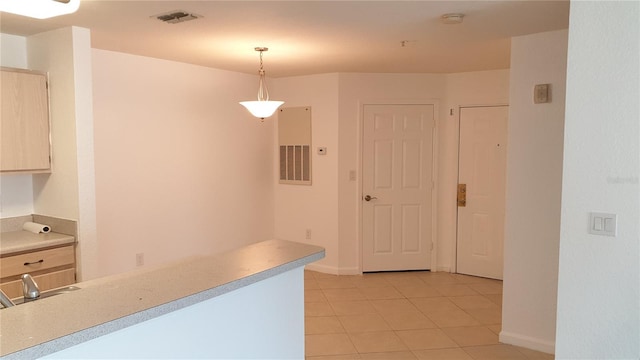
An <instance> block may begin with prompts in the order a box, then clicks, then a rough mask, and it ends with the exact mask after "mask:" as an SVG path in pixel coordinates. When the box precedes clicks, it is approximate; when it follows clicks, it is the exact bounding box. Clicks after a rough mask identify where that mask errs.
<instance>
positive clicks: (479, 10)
mask: <svg viewBox="0 0 640 360" xmlns="http://www.w3.org/2000/svg"><path fill="white" fill-rule="evenodd" d="M19 1H23V0H19ZM172 10H184V11H186V12H192V13H195V14H198V15H201V16H203V17H202V18H201V19H198V20H193V21H188V22H184V23H180V24H166V23H163V22H161V21H159V20H156V19H155V18H152V16H153V15H157V14H162V13H166V12H169V11H172ZM458 12H459V13H464V14H465V15H466V16H465V17H464V22H463V23H462V24H459V25H445V24H442V23H441V22H440V21H439V18H440V16H441V15H442V14H445V13H458ZM568 21H569V1H568V0H566V1H557V0H556V1H538V0H533V1H524V0H520V1H478V0H475V1H429V0H423V1H341V0H339V1H308V0H307V1H150V0H147V1H117V0H82V2H81V5H80V9H79V10H78V12H76V13H74V14H71V15H65V16H60V17H56V18H52V19H47V20H35V19H29V18H25V17H21V16H16V15H11V14H6V13H0V32H2V33H7V34H14V35H22V36H27V35H32V34H35V33H39V32H43V31H47V30H52V29H56V28H60V27H64V26H69V25H75V26H80V27H85V28H89V29H91V39H92V40H91V41H92V47H94V48H99V49H105V50H113V51H119V52H125V53H131V54H138V55H144V56H150V57H156V58H162V59H168V60H175V61H180V62H186V63H192V64H198V65H202V66H208V67H213V68H218V69H226V70H233V71H239V72H245V73H256V72H257V69H258V59H259V58H258V54H257V53H256V52H255V51H254V50H253V48H254V47H256V46H267V47H269V51H268V52H267V53H265V54H264V67H265V70H266V72H267V76H270V77H282V76H295V75H307V74H317V73H328V72H378V73H383V72H389V73H450V72H465V71H478V70H491V69H504V68H508V67H509V56H510V55H509V54H510V53H509V51H510V38H511V37H512V36H520V35H526V34H532V33H537V32H543V31H551V30H558V29H565V28H567V27H568ZM402 41H408V43H407V46H404V47H403V46H402V44H401V43H402Z"/></svg>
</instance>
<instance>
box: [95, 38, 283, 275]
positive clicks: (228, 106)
mask: <svg viewBox="0 0 640 360" xmlns="http://www.w3.org/2000/svg"><path fill="white" fill-rule="evenodd" d="M93 82H94V88H93V98H94V117H95V158H96V160H95V171H96V200H97V215H98V223H97V227H98V237H99V254H100V268H101V271H102V275H107V274H113V273H119V272H124V271H127V270H131V269H133V268H135V267H136V254H139V253H142V254H144V261H145V265H154V264H161V263H165V262H168V261H172V260H177V259H180V258H184V257H187V256H191V255H197V254H202V253H214V252H223V251H225V250H229V249H233V248H237V247H240V246H243V245H247V244H250V243H254V242H258V241H262V240H267V239H271V238H273V236H274V230H273V229H274V225H273V224H274V216H273V208H274V197H273V169H272V164H273V156H274V151H273V150H274V146H273V122H270V121H265V122H260V120H259V119H256V118H254V117H253V116H251V115H250V114H249V113H248V112H247V111H246V110H245V109H244V108H243V107H242V106H241V105H239V104H238V102H239V101H242V100H246V99H248V98H251V97H253V96H255V92H256V86H257V85H256V84H257V77H256V76H254V75H245V74H240V73H234V72H229V71H222V70H217V69H211V68H206V67H200V66H195V65H190V64H184V63H178V62H171V61H165V60H159V59H154V58H148V57H141V56H134V55H129V54H124V53H117V52H111V51H104V50H97V49H94V50H93Z"/></svg>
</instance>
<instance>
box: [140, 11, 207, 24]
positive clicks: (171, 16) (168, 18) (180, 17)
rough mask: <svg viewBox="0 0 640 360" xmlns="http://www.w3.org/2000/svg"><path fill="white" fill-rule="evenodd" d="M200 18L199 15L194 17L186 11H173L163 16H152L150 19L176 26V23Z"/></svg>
mask: <svg viewBox="0 0 640 360" xmlns="http://www.w3.org/2000/svg"><path fill="white" fill-rule="evenodd" d="M201 17H202V16H200V15H196V14H193V13H190V12H188V11H183V10H174V11H169V12H167V13H164V14H159V15H154V16H152V18H156V19H158V20H160V21H163V22H165V23H168V24H177V23H181V22H185V21H189V20H195V19H199V18H201Z"/></svg>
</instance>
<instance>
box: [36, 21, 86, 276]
mask: <svg viewBox="0 0 640 360" xmlns="http://www.w3.org/2000/svg"><path fill="white" fill-rule="evenodd" d="M90 37H91V33H90V31H89V29H85V28H80V27H75V26H71V27H65V28H60V29H56V30H52V31H47V32H44V33H39V34H35V35H32V36H29V37H28V38H27V61H28V65H29V68H30V69H37V70H41V71H47V72H48V74H49V93H50V111H49V112H50V123H51V155H52V156H51V158H52V161H51V173H49V174H34V175H33V210H34V213H36V214H41V215H48V216H53V217H60V218H65V219H71V220H76V221H77V226H78V229H77V230H78V236H77V239H76V241H77V242H78V245H77V247H76V258H77V264H78V266H77V272H76V275H77V278H78V280H80V281H82V280H87V279H92V278H94V277H96V276H97V274H98V265H97V261H96V256H97V235H96V225H95V224H96V218H95V216H96V208H95V177H94V175H95V173H94V168H93V164H94V156H93V155H94V154H93V108H92V98H91V91H92V82H91V76H92V74H91V39H90Z"/></svg>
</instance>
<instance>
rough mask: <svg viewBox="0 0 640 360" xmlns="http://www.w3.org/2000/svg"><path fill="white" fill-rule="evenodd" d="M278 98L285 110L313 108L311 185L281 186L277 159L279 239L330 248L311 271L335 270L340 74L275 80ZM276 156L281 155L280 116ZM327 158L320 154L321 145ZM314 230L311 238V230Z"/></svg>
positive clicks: (276, 214) (275, 159)
mask: <svg viewBox="0 0 640 360" xmlns="http://www.w3.org/2000/svg"><path fill="white" fill-rule="evenodd" d="M274 80H275V81H271V82H270V83H274V84H275V86H274V91H273V95H272V96H273V98H274V99H276V98H277V99H279V100H285V101H286V102H285V104H284V105H283V106H282V107H283V108H287V107H297V106H311V137H312V143H311V165H312V172H311V176H312V185H311V186H308V185H285V184H279V183H278V174H279V170H278V169H279V158H278V157H277V156H274V163H273V166H274V177H273V182H274V186H275V190H274V193H275V194H274V196H275V209H274V215H275V237H276V238H279V239H286V240H292V241H297V242H302V243H307V244H313V245H319V246H323V247H324V248H326V257H325V258H324V259H322V260H320V261H318V262H316V263H313V264H310V265H308V266H307V267H308V268H313V269H315V270H319V271H324V272H335V269H336V268H337V267H338V253H339V249H338V221H339V220H338V212H337V211H336V209H337V208H338V182H337V176H338V169H337V162H338V153H339V152H338V136H337V135H338V92H337V88H338V74H323V75H312V76H299V77H290V78H283V79H274ZM265 121H273V122H274V144H276V145H275V146H274V148H273V150H272V151H273V153H274V154H277V153H278V150H277V143H278V142H277V141H278V132H277V116H274V117H273V118H272V119H267V120H265ZM320 146H322V147H326V148H327V154H326V155H322V156H321V155H318V153H317V148H318V147H320ZM307 229H309V230H311V239H307V238H306V230H307Z"/></svg>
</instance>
